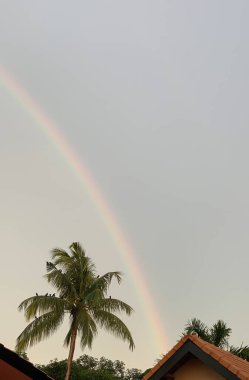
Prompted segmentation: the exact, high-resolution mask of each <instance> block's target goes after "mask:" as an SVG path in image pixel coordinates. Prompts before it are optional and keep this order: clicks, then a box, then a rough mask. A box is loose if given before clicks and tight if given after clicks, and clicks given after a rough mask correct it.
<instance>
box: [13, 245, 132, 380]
mask: <svg viewBox="0 0 249 380" xmlns="http://www.w3.org/2000/svg"><path fill="white" fill-rule="evenodd" d="M69 251H70V252H69V253H68V252H66V251H65V250H63V249H60V248H55V249H53V250H52V252H51V256H52V260H51V262H47V274H46V275H45V277H46V279H47V281H48V282H49V283H50V284H52V286H53V287H54V288H55V290H56V293H54V294H53V295H51V294H50V295H48V293H47V294H45V295H38V294H37V293H36V295H35V296H33V297H29V298H27V299H25V300H24V301H23V302H22V303H21V304H20V305H19V310H20V311H21V310H24V313H25V317H26V320H27V321H28V322H30V323H29V324H28V325H27V327H26V328H25V329H24V330H23V331H22V333H21V334H20V335H19V336H18V338H17V344H16V349H17V350H18V351H25V349H26V348H27V347H28V346H32V345H34V344H35V343H38V342H40V341H41V340H43V339H44V338H48V337H49V336H50V335H52V334H53V333H54V332H55V331H56V330H57V329H58V328H59V326H60V325H61V324H62V322H63V320H64V317H65V316H66V315H68V317H69V321H70V327H69V330H68V333H67V335H66V337H65V340H64V344H65V345H66V346H69V354H68V361H67V372H66V376H65V380H69V378H70V372H71V367H72V360H73V355H74V349H75V342H76V338H77V336H78V335H79V336H80V345H81V347H82V349H84V348H85V347H86V346H87V347H89V348H91V346H92V342H93V339H94V337H95V336H96V335H97V332H98V327H100V328H104V329H105V330H107V331H109V332H111V333H112V334H114V335H115V336H116V337H119V338H121V339H122V340H124V341H127V342H128V343H129V348H130V349H131V350H133V349H134V347H135V345H134V341H133V338H132V336H131V333H130V331H129V329H128V328H127V326H126V325H125V324H124V323H123V322H122V320H121V319H120V318H118V317H117V315H116V313H119V312H124V313H126V314H127V315H130V314H131V312H132V311H133V309H132V308H131V307H130V306H129V305H128V304H126V303H125V302H123V301H120V300H119V299H115V298H111V296H109V297H108V295H107V293H108V289H109V286H110V285H111V282H112V280H113V279H116V280H117V282H118V284H120V282H121V279H122V274H121V273H120V272H108V273H106V274H104V275H102V276H97V275H96V269H95V265H94V263H93V262H92V260H91V259H90V258H89V257H87V256H86V255H85V252H84V250H83V248H82V247H81V245H80V244H79V243H72V244H71V245H70V247H69Z"/></svg>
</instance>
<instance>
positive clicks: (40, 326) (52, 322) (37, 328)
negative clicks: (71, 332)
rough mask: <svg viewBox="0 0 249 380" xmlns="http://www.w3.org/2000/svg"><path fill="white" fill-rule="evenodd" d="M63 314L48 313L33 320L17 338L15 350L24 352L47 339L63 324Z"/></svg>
mask: <svg viewBox="0 0 249 380" xmlns="http://www.w3.org/2000/svg"><path fill="white" fill-rule="evenodd" d="M63 318H64V313H63V312H60V313H55V312H54V311H50V312H48V313H45V314H43V315H41V316H40V317H38V318H36V319H35V320H33V321H32V322H31V323H30V324H29V325H28V326H27V327H26V328H25V329H24V330H23V331H22V333H21V334H20V335H19V336H18V338H17V343H16V350H18V351H25V350H26V349H27V348H28V347H31V346H33V345H34V344H36V343H38V342H40V341H41V340H43V339H45V338H48V337H49V336H50V335H52V334H53V333H54V332H55V331H56V330H57V329H58V327H59V326H60V325H61V323H62V322H63Z"/></svg>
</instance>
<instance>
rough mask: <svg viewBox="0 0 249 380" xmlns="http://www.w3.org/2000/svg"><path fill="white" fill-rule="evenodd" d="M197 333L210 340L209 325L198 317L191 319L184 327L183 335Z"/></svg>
mask: <svg viewBox="0 0 249 380" xmlns="http://www.w3.org/2000/svg"><path fill="white" fill-rule="evenodd" d="M193 333H196V334H197V335H198V336H199V337H200V338H202V339H204V340H206V341H207V342H209V341H210V336H209V330H208V327H207V325H205V323H203V322H202V321H201V320H200V319H198V318H192V319H190V320H189V321H188V322H187V324H186V325H185V327H184V332H183V335H186V334H193Z"/></svg>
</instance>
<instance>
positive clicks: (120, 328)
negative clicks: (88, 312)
mask: <svg viewBox="0 0 249 380" xmlns="http://www.w3.org/2000/svg"><path fill="white" fill-rule="evenodd" d="M93 316H94V320H95V321H96V322H97V323H98V324H99V325H100V327H101V328H104V329H105V330H106V331H108V332H110V333H112V334H113V335H114V336H116V337H118V338H121V339H122V340H124V341H127V342H128V343H129V348H130V349H131V350H133V349H134V348H135V343H134V341H133V339H132V336H131V333H130V331H129V329H128V328H127V326H126V325H125V324H124V322H123V321H121V319H120V318H118V317H117V316H116V315H114V314H112V313H110V312H109V311H105V310H95V311H94V312H93Z"/></svg>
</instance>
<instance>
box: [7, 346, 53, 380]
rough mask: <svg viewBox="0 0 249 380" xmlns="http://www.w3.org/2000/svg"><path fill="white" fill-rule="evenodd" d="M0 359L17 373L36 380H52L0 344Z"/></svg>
mask: <svg viewBox="0 0 249 380" xmlns="http://www.w3.org/2000/svg"><path fill="white" fill-rule="evenodd" d="M0 359H1V360H3V361H5V362H6V363H8V364H9V365H11V366H12V367H14V368H16V369H17V370H18V371H20V372H22V373H24V374H25V375H27V376H29V377H31V379H32V378H34V379H36V380H53V379H52V377H49V376H48V375H47V374H46V373H45V372H43V371H41V370H40V369H38V368H36V367H35V366H34V365H33V364H32V363H30V362H29V361H28V360H25V359H23V358H21V357H20V356H19V355H18V354H17V353H16V352H14V351H11V350H10V349H8V348H6V347H5V346H4V345H3V344H1V343H0Z"/></svg>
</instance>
